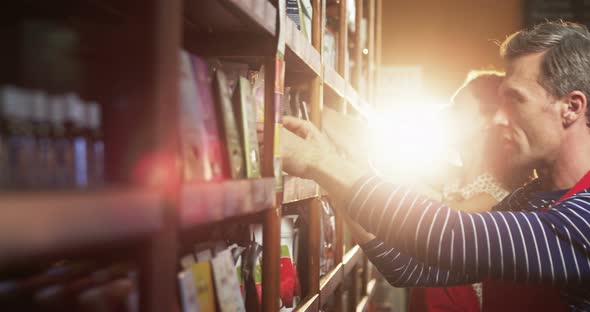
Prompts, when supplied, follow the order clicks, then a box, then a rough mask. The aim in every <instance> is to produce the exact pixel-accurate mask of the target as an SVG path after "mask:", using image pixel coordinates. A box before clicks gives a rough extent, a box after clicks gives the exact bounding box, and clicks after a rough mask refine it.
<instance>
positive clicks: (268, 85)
mask: <svg viewBox="0 0 590 312" xmlns="http://www.w3.org/2000/svg"><path fill="white" fill-rule="evenodd" d="M279 14H281V13H280V12H279ZM276 66H277V59H276V56H275V55H272V56H267V57H265V63H264V76H265V81H264V83H265V84H264V142H265V144H264V163H263V164H262V175H263V176H264V177H274V176H275V171H274V169H275V168H274V166H275V165H276V164H275V163H274V150H275V143H276V140H275V136H277V135H279V133H277V132H276V123H277V114H278V113H280V112H278V111H277V110H276V107H277V106H276V101H279V100H280V98H278V99H277V94H276V91H277V90H276V84H275V80H276V79H277V71H276ZM266 142H268V143H266ZM276 202H277V206H276V207H274V208H273V209H269V210H267V211H265V212H264V214H265V215H264V226H263V234H262V236H263V242H262V248H263V251H262V268H263V272H262V310H263V311H278V309H279V286H280V258H281V253H280V248H281V246H280V239H281V201H280V200H277V201H276Z"/></svg>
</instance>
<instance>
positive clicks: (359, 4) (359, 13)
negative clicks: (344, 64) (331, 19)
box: [352, 0, 363, 92]
mask: <svg viewBox="0 0 590 312" xmlns="http://www.w3.org/2000/svg"><path fill="white" fill-rule="evenodd" d="M355 8H356V14H355V20H354V22H355V26H354V27H355V44H354V46H355V50H354V64H355V65H354V74H353V75H352V81H353V87H354V88H355V89H356V90H357V92H358V91H359V87H360V85H361V79H363V78H362V77H363V47H362V43H361V22H362V20H363V0H356V6H355Z"/></svg>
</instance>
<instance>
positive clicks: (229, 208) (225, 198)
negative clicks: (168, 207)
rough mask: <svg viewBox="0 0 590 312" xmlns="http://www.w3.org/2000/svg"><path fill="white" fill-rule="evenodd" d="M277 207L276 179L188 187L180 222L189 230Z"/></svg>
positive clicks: (183, 191) (184, 191)
mask: <svg viewBox="0 0 590 312" xmlns="http://www.w3.org/2000/svg"><path fill="white" fill-rule="evenodd" d="M274 206H275V193H274V178H263V179H244V180H227V181H223V182H208V183H191V184H185V185H183V186H182V187H181V192H180V223H181V227H182V228H183V229H188V228H191V227H194V226H197V225H202V224H207V223H214V222H219V221H222V220H224V219H227V218H232V217H239V216H244V215H249V214H254V213H257V212H260V211H263V210H266V209H271V208H273V207H274Z"/></svg>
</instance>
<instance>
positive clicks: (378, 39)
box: [372, 0, 383, 107]
mask: <svg viewBox="0 0 590 312" xmlns="http://www.w3.org/2000/svg"><path fill="white" fill-rule="evenodd" d="M375 11H376V16H375V66H374V68H375V71H374V76H373V92H374V94H373V97H374V98H373V101H374V102H373V104H372V105H373V107H377V103H376V101H377V92H378V89H377V87H378V86H379V68H380V67H381V53H382V49H383V46H382V33H381V28H382V25H383V13H382V11H383V0H377V4H376V9H375Z"/></svg>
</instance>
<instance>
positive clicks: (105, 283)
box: [0, 261, 139, 312]
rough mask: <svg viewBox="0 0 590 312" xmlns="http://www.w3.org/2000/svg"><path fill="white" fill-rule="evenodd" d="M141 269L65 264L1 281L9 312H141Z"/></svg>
mask: <svg viewBox="0 0 590 312" xmlns="http://www.w3.org/2000/svg"><path fill="white" fill-rule="evenodd" d="M138 300H139V295H138V287H137V269H136V268H135V266H133V265H131V264H128V263H124V264H115V265H110V266H107V267H104V266H100V265H98V264H96V263H93V262H86V261H79V262H72V261H62V262H59V263H57V264H54V265H51V266H49V267H48V268H45V269H42V270H40V271H36V270H35V272H31V274H26V273H24V272H23V273H22V275H20V276H19V277H18V278H15V279H8V280H1V281H0V305H1V306H2V308H3V309H6V310H7V311H40V312H53V311H82V312H84V311H87V312H90V311H125V312H138V311H139V302H138Z"/></svg>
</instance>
